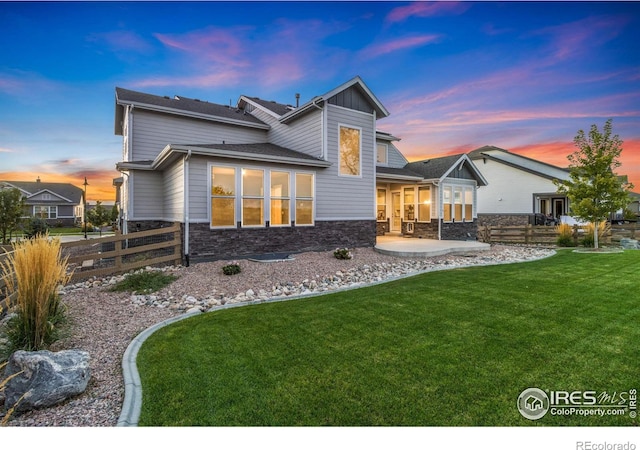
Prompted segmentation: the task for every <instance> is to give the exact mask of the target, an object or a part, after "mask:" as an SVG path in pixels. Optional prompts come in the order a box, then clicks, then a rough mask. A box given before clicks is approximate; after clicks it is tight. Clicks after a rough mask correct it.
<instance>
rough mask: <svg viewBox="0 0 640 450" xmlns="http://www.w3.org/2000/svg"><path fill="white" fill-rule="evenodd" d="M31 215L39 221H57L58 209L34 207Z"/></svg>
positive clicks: (55, 207)
mask: <svg viewBox="0 0 640 450" xmlns="http://www.w3.org/2000/svg"><path fill="white" fill-rule="evenodd" d="M33 215H34V216H35V217H38V218H40V219H57V218H58V207H57V206H34V207H33Z"/></svg>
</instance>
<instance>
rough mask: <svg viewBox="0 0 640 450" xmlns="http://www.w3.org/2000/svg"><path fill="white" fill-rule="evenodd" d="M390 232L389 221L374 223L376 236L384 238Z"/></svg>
mask: <svg viewBox="0 0 640 450" xmlns="http://www.w3.org/2000/svg"><path fill="white" fill-rule="evenodd" d="M390 230H391V228H390V227H389V219H387V221H386V222H376V236H384V234H385V233H388V232H389V231H390Z"/></svg>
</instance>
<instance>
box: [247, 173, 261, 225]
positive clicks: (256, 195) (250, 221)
mask: <svg viewBox="0 0 640 450" xmlns="http://www.w3.org/2000/svg"><path fill="white" fill-rule="evenodd" d="M263 225H264V170H260V169H242V226H243V227H246V226H255V227H259V226H263Z"/></svg>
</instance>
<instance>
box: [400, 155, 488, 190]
mask: <svg viewBox="0 0 640 450" xmlns="http://www.w3.org/2000/svg"><path fill="white" fill-rule="evenodd" d="M463 164H466V166H467V168H468V169H469V170H470V171H471V174H472V175H473V176H474V178H475V179H476V181H477V182H478V186H486V185H487V184H488V183H487V180H486V179H485V178H484V176H482V173H480V171H479V170H478V168H477V167H476V165H475V164H473V161H471V159H470V158H469V157H468V156H467V155H466V154H464V153H461V154H457V155H449V156H443V157H440V158H432V159H425V160H422V161H414V162H410V163H409V164H407V165H406V166H405V167H406V168H407V169H409V170H411V171H413V172H416V173H419V174H420V175H421V176H422V177H423V178H424V179H425V180H443V179H445V178H447V176H449V174H450V173H451V172H453V171H454V169H455V168H456V167H460V166H462V165H463Z"/></svg>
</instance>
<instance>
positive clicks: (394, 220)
mask: <svg viewBox="0 0 640 450" xmlns="http://www.w3.org/2000/svg"><path fill="white" fill-rule="evenodd" d="M391 212H392V215H391V231H400V230H401V228H402V222H401V220H400V219H401V217H402V216H401V215H400V214H401V212H402V205H400V192H399V191H398V192H392V193H391Z"/></svg>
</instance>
